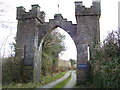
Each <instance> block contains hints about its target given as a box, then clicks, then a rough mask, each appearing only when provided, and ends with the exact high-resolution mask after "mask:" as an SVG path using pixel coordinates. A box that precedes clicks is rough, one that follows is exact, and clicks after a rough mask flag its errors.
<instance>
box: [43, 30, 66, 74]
mask: <svg viewBox="0 0 120 90" xmlns="http://www.w3.org/2000/svg"><path fill="white" fill-rule="evenodd" d="M64 38H65V36H64V35H61V34H60V33H59V32H57V31H53V32H52V33H51V34H49V35H48V36H46V38H45V39H44V42H43V44H42V45H43V49H42V75H49V74H52V73H55V72H57V63H58V57H59V53H60V52H61V51H64V50H65V46H64V43H63V39H64Z"/></svg>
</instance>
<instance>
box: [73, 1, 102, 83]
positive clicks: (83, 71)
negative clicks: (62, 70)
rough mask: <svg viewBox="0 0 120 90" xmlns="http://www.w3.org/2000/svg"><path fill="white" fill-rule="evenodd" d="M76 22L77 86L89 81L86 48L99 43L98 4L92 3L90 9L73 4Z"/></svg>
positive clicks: (77, 3) (76, 3)
mask: <svg viewBox="0 0 120 90" xmlns="http://www.w3.org/2000/svg"><path fill="white" fill-rule="evenodd" d="M75 16H76V21H77V84H80V83H81V82H84V81H87V80H89V71H90V70H89V69H90V68H89V67H90V66H89V61H88V52H87V47H88V45H89V46H90V49H92V48H94V47H95V45H97V44H98V43H99V42H100V28H99V18H100V2H96V1H93V6H91V8H86V7H85V6H83V4H82V2H81V1H80V2H75Z"/></svg>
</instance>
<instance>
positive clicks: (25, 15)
mask: <svg viewBox="0 0 120 90" xmlns="http://www.w3.org/2000/svg"><path fill="white" fill-rule="evenodd" d="M31 6H32V9H31V10H29V12H26V11H25V8H24V7H23V6H20V7H17V18H16V19H17V20H25V19H32V18H37V19H38V20H40V21H41V22H44V20H45V13H44V11H40V6H39V5H38V4H35V5H31Z"/></svg>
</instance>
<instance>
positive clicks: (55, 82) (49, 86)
mask: <svg viewBox="0 0 120 90" xmlns="http://www.w3.org/2000/svg"><path fill="white" fill-rule="evenodd" d="M70 73H71V71H68V72H67V73H66V74H65V75H64V76H63V77H62V78H60V79H58V80H55V81H53V82H51V83H49V84H46V85H43V86H41V87H40V88H52V87H53V86H55V85H56V84H58V83H59V82H61V81H63V80H65V79H66V78H67V77H68V76H69V75H70ZM36 90H37V89H36Z"/></svg>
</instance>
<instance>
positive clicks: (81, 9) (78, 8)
mask: <svg viewBox="0 0 120 90" xmlns="http://www.w3.org/2000/svg"><path fill="white" fill-rule="evenodd" d="M75 15H78V16H89V15H101V6H100V2H99V1H93V2H92V6H91V7H90V8H86V7H85V6H84V5H83V2H82V1H77V2H75Z"/></svg>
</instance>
